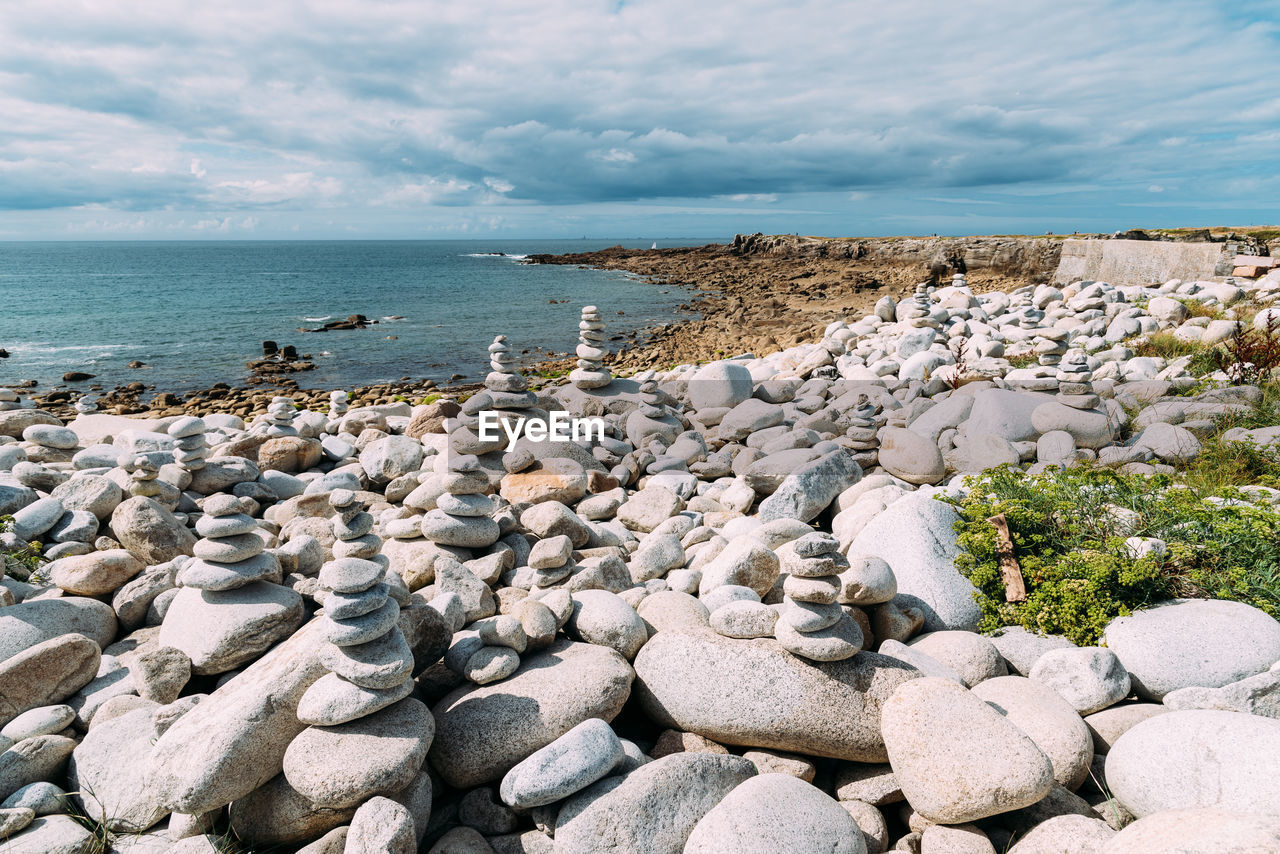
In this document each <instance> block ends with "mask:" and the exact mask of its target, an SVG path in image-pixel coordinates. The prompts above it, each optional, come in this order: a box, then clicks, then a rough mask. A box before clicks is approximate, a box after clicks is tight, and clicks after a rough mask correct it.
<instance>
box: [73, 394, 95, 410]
mask: <svg viewBox="0 0 1280 854" xmlns="http://www.w3.org/2000/svg"><path fill="white" fill-rule="evenodd" d="M75 410H76V414H77V415H89V414H90V413H93V412H97V411H98V404H97V403H96V402H95V401H94V399H93V398H91V397H89V396H88V395H85V396H84V397H82V398H80V399H79V400H77V401H76V405H75Z"/></svg>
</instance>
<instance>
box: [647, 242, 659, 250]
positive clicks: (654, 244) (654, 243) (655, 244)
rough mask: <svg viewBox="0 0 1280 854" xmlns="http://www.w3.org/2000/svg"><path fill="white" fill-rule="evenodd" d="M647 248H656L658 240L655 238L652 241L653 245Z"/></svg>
mask: <svg viewBox="0 0 1280 854" xmlns="http://www.w3.org/2000/svg"><path fill="white" fill-rule="evenodd" d="M649 248H650V249H657V248H658V241H656V240H655V241H653V245H652V246H650V247H649Z"/></svg>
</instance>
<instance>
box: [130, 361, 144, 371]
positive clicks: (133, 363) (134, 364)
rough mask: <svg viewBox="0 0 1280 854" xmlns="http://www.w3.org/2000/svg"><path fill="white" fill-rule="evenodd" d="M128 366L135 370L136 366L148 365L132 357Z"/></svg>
mask: <svg viewBox="0 0 1280 854" xmlns="http://www.w3.org/2000/svg"><path fill="white" fill-rule="evenodd" d="M129 367H131V368H133V369H134V370H137V369H138V368H145V367H148V365H147V363H146V362H140V361H138V360H137V359H134V360H133V361H132V362H130V363H129Z"/></svg>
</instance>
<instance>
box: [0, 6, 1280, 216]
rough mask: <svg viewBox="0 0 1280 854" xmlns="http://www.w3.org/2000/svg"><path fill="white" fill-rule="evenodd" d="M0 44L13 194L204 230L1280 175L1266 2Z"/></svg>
mask: <svg viewBox="0 0 1280 854" xmlns="http://www.w3.org/2000/svg"><path fill="white" fill-rule="evenodd" d="M0 44H4V45H5V50H4V52H3V54H0V116H3V117H4V120H3V122H2V123H0V210H10V211H67V210H77V209H80V208H83V207H85V206H98V207H100V208H101V209H103V210H107V211H119V212H121V213H120V217H121V222H133V223H136V222H137V221H138V220H137V218H136V217H135V218H132V219H131V218H130V216H128V215H127V214H132V213H138V212H155V211H190V212H195V213H193V214H192V215H189V216H186V217H185V219H184V220H183V221H184V222H185V223H186V225H185V226H184V227H186V228H188V229H196V228H200V230H202V231H208V230H211V229H213V228H215V227H216V228H221V227H222V224H223V223H224V222H227V221H228V220H229V221H230V222H232V223H233V224H234V223H240V222H243V221H244V220H245V217H258V220H259V222H258V223H257V226H259V227H260V226H264V225H267V224H269V223H270V222H272V221H274V220H272V217H273V216H276V215H278V214H279V213H280V212H284V211H294V212H305V211H314V210H321V209H323V210H326V211H336V212H337V215H338V216H339V219H341V220H342V221H343V223H344V224H345V223H347V222H358V221H359V220H360V217H362V216H368V217H371V216H372V214H371V213H370V212H372V211H384V212H391V211H406V210H420V211H425V210H430V209H435V208H439V209H441V210H442V211H449V210H453V211H456V210H457V209H459V208H467V209H468V211H469V213H468V217H470V218H468V219H466V220H465V222H466V223H467V224H468V227H469V228H471V229H473V230H478V229H489V228H508V227H510V226H511V223H512V222H513V221H516V219H518V217H517V216H516V214H514V213H513V210H514V209H515V208H518V207H519V206H526V207H529V206H535V207H536V206H550V207H553V208H554V207H568V206H576V205H582V206H586V207H587V208H590V206H592V205H597V206H599V205H609V204H613V203H630V204H634V203H639V202H653V201H658V200H663V201H671V200H687V201H688V202H690V203H691V204H690V205H689V207H688V209H689V210H693V209H695V208H698V206H699V205H703V206H704V207H705V209H707V210H724V208H722V207H719V206H718V205H717V204H711V202H713V201H714V200H723V201H729V202H737V203H742V202H752V203H765V204H772V203H774V202H777V201H779V200H785V199H786V198H787V197H792V196H808V195H811V194H822V193H830V194H833V195H832V196H831V200H832V201H831V203H832V205H835V208H833V210H838V209H839V208H840V206H843V208H844V209H846V210H851V209H854V208H857V209H858V210H863V209H865V208H868V207H869V206H870V205H869V203H870V202H872V201H881V200H882V199H883V198H884V194H902V195H904V196H910V197H911V198H914V199H916V200H917V202H916V203H917V204H922V205H923V204H943V205H945V204H948V203H949V202H948V201H937V200H938V199H946V200H952V199H966V198H968V199H974V200H976V202H977V203H979V204H981V203H983V202H986V203H987V204H991V202H990V200H989V199H985V198H980V196H981V195H982V193H992V194H995V197H997V198H999V199H1001V204H1012V202H1011V201H1010V200H1011V199H1014V198H1017V197H1018V196H1017V194H1018V193H1022V194H1023V195H1026V194H1028V193H1035V194H1039V195H1041V196H1042V197H1043V196H1048V195H1059V196H1060V195H1062V194H1063V193H1068V194H1069V193H1072V192H1075V191H1074V190H1072V189H1070V188H1073V187H1079V186H1090V187H1095V188H1098V189H1097V190H1095V193H1096V196H1095V198H1097V199H1099V200H1107V201H1120V200H1124V201H1127V202H1136V201H1138V200H1139V199H1140V198H1141V197H1143V196H1145V193H1146V192H1147V191H1150V192H1158V191H1157V190H1155V189H1154V188H1157V187H1177V188H1178V192H1180V193H1184V194H1187V197H1188V198H1192V197H1194V198H1201V199H1206V200H1213V199H1214V198H1215V194H1220V193H1221V192H1223V188H1225V187H1241V188H1246V189H1245V190H1244V191H1245V192H1249V190H1248V189H1247V188H1248V187H1250V186H1252V187H1253V190H1252V192H1257V193H1262V192H1263V191H1264V190H1266V189H1274V187H1275V180H1274V179H1273V178H1272V177H1269V176H1274V175H1276V174H1278V173H1280V169H1278V168H1277V166H1280V156H1278V155H1277V154H1276V151H1277V149H1276V146H1275V124H1276V121H1277V117H1278V116H1280V100H1277V99H1276V97H1275V94H1274V87H1273V86H1272V85H1271V83H1270V81H1272V80H1274V79H1275V77H1276V73H1277V72H1280V14H1278V13H1277V10H1276V8H1275V6H1274V5H1273V4H1268V3H1265V2H1249V3H1242V4H1240V5H1239V6H1238V7H1237V8H1235V10H1234V11H1233V12H1232V14H1224V13H1223V11H1222V6H1221V4H1219V3H1216V2H1213V0H1168V2H1166V0H1131V2H1130V1H1129V0H1123V2H1122V0H1078V2H1076V3H1072V4H1036V3H1026V2H1023V0H987V2H985V3H983V4H982V13H981V14H974V13H973V10H972V8H971V7H969V6H966V5H965V4H940V3H937V2H936V0H901V2H899V3H896V4H893V5H892V6H891V7H886V6H884V5H883V4H881V3H873V2H870V0H855V1H854V2H839V1H838V0H800V2H798V3H796V4H778V3H772V2H765V0H735V2H734V3H729V2H728V0H708V2H705V3H697V4H690V3H688V2H676V0H633V2H627V3H623V4H620V3H615V2H610V1H609V0H586V2H583V0H546V2H544V3H540V4H531V3H527V2H515V0H490V2H486V3H482V4H459V3H446V2H444V0H426V2H423V0H384V2H379V3H369V2H363V0H326V2H324V3H322V4H319V5H315V4H312V3H307V2H303V0H280V2H275V3H261V2H248V0H225V2H222V3H217V4H210V3H197V2H193V0H173V2H166V3H160V2H140V3H133V4H127V5H122V4H84V3H82V2H79V0H8V2H6V3H4V4H3V5H0ZM1224 44H1229V45H1230V46H1231V49H1230V50H1223V49H1222V45H1224ZM1192 69H1193V70H1194V73H1191V71H1190V70H1192ZM1242 179H1249V180H1250V181H1252V184H1250V183H1248V182H1246V183H1240V182H1241V180H1242ZM1004 190H1009V191H1012V194H1003V191H1004ZM953 191H958V193H959V194H957V192H953ZM1165 195H1166V196H1168V195H1170V193H1165ZM795 207H796V208H799V209H808V207H809V206H808V205H807V204H805V205H796V206H795ZM782 209H783V206H779V208H778V211H781V210H782ZM95 210H96V208H95ZM635 210H637V211H638V210H639V209H635ZM1011 210H1012V209H1011ZM778 211H775V213H777V212H778ZM388 215H389V214H388ZM637 215H640V214H637ZM779 215H780V214H779ZM95 216H96V214H95ZM451 216H453V215H452V214H450V215H448V216H446V217H445V218H444V219H443V220H442V221H444V222H448V221H452V220H450V219H449V217H451ZM146 221H149V220H146ZM168 221H169V222H170V223H172V222H176V221H177V219H175V218H174V217H170V218H169V220H168ZM458 221H459V222H461V221H462V220H460V219H459V220H458ZM204 222H214V223H216V224H217V225H216V226H212V225H210V226H204V227H200V225H199V224H200V223H204ZM280 222H281V223H283V222H284V221H283V220H281V221H280ZM294 226H296V222H290V223H288V224H281V225H280V228H281V229H291V228H292V227H294ZM230 227H233V226H228V228H230ZM234 227H237V228H242V227H241V226H234Z"/></svg>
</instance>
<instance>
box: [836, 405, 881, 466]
mask: <svg viewBox="0 0 1280 854" xmlns="http://www.w3.org/2000/svg"><path fill="white" fill-rule="evenodd" d="M856 401H857V402H856V403H855V404H854V405H853V407H852V408H851V409H850V410H849V412H848V414H847V415H846V416H845V417H846V418H847V420H848V421H849V428H848V429H847V430H846V431H845V436H846V437H847V438H848V446H849V449H850V450H852V451H854V459H855V460H857V461H858V464H859V465H864V466H865V465H868V464H874V463H875V460H876V449H877V448H879V447H880V440H879V439H878V438H877V437H876V431H877V430H879V429H880V426H881V423H883V421H884V419H883V418H881V419H880V420H879V423H878V422H877V420H876V414H877V413H876V405H875V404H874V403H873V402H872V401H871V398H870V397H869V396H868V395H865V394H859V395H858V397H857V399H856Z"/></svg>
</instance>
